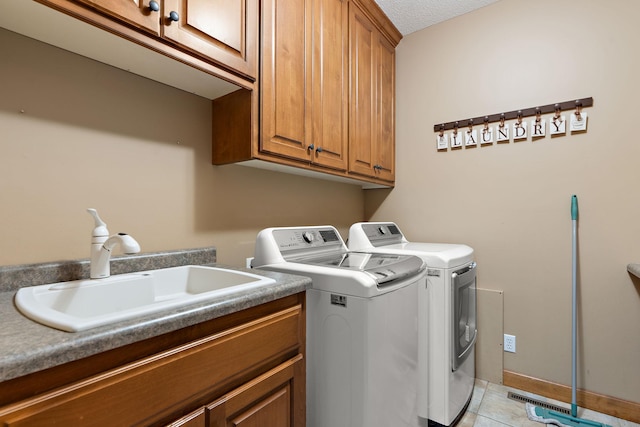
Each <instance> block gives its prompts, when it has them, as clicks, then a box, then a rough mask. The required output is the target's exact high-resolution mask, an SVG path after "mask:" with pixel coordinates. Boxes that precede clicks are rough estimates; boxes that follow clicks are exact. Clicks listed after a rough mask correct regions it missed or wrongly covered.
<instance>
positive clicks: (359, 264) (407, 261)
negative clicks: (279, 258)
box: [288, 252, 425, 286]
mask: <svg viewBox="0 0 640 427" xmlns="http://www.w3.org/2000/svg"><path fill="white" fill-rule="evenodd" d="M288 261H289V262H295V263H299V264H307V265H319V266H323V267H331V268H342V269H348V270H355V271H364V272H366V273H369V274H370V275H372V276H373V277H374V278H375V280H376V282H377V283H378V286H381V285H389V284H391V283H393V282H394V281H396V280H400V279H404V278H406V277H409V276H413V275H416V274H418V273H420V272H421V271H422V270H424V268H425V265H424V262H423V261H422V259H420V258H419V257H416V256H412V255H406V254H387V253H368V252H343V253H333V254H326V255H320V256H312V257H300V258H295V259H289V260H288Z"/></svg>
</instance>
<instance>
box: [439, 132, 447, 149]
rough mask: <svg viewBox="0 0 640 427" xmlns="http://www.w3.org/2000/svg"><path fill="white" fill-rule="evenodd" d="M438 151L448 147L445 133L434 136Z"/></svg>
mask: <svg viewBox="0 0 640 427" xmlns="http://www.w3.org/2000/svg"><path fill="white" fill-rule="evenodd" d="M436 143H437V144H438V150H446V149H447V148H448V147H449V136H448V135H447V134H446V133H443V134H442V135H440V134H438V135H436Z"/></svg>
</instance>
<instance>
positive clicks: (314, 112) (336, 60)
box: [307, 0, 349, 170]
mask: <svg viewBox="0 0 640 427" xmlns="http://www.w3.org/2000/svg"><path fill="white" fill-rule="evenodd" d="M310 33H311V36H312V42H311V44H312V51H311V55H310V59H309V60H310V61H311V64H312V70H311V75H312V82H311V91H310V92H311V93H310V96H309V95H307V97H310V98H311V143H312V144H313V146H314V154H313V156H314V158H313V161H314V162H315V163H318V164H321V165H323V166H326V167H330V168H334V169H338V170H346V169H347V154H348V144H349V108H348V106H349V104H348V101H349V60H348V58H349V56H348V55H349V7H348V1H347V0H314V1H313V10H312V20H311V32H310Z"/></svg>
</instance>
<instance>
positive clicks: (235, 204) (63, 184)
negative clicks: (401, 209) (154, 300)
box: [0, 29, 364, 266]
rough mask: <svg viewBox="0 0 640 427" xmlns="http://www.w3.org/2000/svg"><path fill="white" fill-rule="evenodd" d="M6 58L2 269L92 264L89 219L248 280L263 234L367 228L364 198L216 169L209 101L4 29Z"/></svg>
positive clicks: (0, 112)
mask: <svg viewBox="0 0 640 427" xmlns="http://www.w3.org/2000/svg"><path fill="white" fill-rule="evenodd" d="M0 53H1V55H2V62H1V63H0V81H2V94H1V95H0V153H1V154H0V200H1V201H2V202H1V207H0V265H13V264H21V263H32V262H42V261H53V260H61V259H74V258H86V257H88V254H89V243H90V235H91V230H92V229H93V222H92V219H91V217H90V216H89V214H87V213H86V212H85V209H86V208H88V207H94V208H96V209H98V211H99V213H100V215H101V216H102V218H103V219H104V220H105V222H106V223H107V224H108V226H109V230H110V231H111V232H112V233H115V232H119V231H124V232H128V233H130V234H131V235H132V236H134V237H135V238H136V239H137V240H138V241H139V242H140V244H141V246H142V250H143V252H152V251H157V250H168V249H178V248H190V247H203V246H216V247H217V248H218V261H219V262H221V263H226V264H232V265H238V266H244V263H245V258H246V257H249V256H252V255H253V247H254V243H255V236H256V234H257V233H258V231H259V230H261V229H262V228H265V227H269V226H278V225H304V224H314V225H317V224H332V225H335V226H336V227H338V229H339V230H340V231H341V232H345V231H346V230H348V227H349V225H350V224H351V223H353V222H355V221H359V220H362V217H363V205H364V203H363V197H364V196H363V190H362V189H361V188H360V187H358V186H353V185H347V184H340V183H335V182H330V181H323V180H316V179H310V178H303V177H299V176H295V175H286V174H280V173H275V172H269V171H263V170H257V169H253V168H248V167H244V166H237V165H230V166H223V167H215V166H212V165H211V162H210V158H211V118H210V114H211V107H210V101H208V100H206V99H203V98H200V97H197V96H195V95H191V94H189V93H186V92H183V91H180V90H177V89H173V88H170V87H167V86H164V85H161V84H158V83H156V82H153V81H150V80H147V79H144V78H141V77H138V76H134V75H131V74H129V73H126V72H124V71H121V70H118V69H115V68H112V67H109V66H106V65H103V64H100V63H97V62H94V61H91V60H88V59H85V58H82V57H79V56H77V55H74V54H70V53H68V52H65V51H61V50H59V49H57V48H53V47H50V46H48V45H44V44H42V43H39V42H35V41H33V40H30V39H26V38H24V37H21V36H18V35H16V34H14V33H10V32H7V31H5V30H1V29H0ZM21 111H24V112H23V113H22V112H21Z"/></svg>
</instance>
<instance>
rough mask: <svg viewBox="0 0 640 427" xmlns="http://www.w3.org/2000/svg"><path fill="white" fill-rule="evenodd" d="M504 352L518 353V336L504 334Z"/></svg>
mask: <svg viewBox="0 0 640 427" xmlns="http://www.w3.org/2000/svg"><path fill="white" fill-rule="evenodd" d="M504 351H507V352H509V353H515V352H516V336H515V335H509V334H504Z"/></svg>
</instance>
